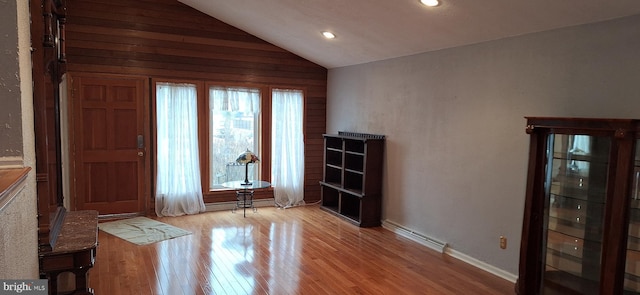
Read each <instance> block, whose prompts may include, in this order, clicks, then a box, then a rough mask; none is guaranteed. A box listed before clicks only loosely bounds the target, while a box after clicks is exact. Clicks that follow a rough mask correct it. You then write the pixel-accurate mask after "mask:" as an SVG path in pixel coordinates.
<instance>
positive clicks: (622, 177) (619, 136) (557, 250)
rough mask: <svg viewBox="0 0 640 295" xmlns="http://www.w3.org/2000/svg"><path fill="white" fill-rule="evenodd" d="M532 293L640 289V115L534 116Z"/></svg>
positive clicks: (523, 292)
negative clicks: (605, 116) (601, 116)
mask: <svg viewBox="0 0 640 295" xmlns="http://www.w3.org/2000/svg"><path fill="white" fill-rule="evenodd" d="M526 130H527V133H528V134H529V135H530V146H529V170H528V177H527V189H526V199H525V211H524V221H523V228H522V240H521V245H520V266H519V277H518V282H517V283H516V292H517V293H518V294H520V295H529V294H640V200H639V199H640V194H639V188H640V183H639V180H640V144H639V138H640V120H631V119H583V118H539V117H528V118H527V129H526Z"/></svg>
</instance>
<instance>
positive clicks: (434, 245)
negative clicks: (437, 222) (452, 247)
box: [382, 220, 447, 253]
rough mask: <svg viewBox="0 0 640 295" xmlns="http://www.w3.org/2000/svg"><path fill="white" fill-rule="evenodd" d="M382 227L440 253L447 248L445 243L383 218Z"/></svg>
mask: <svg viewBox="0 0 640 295" xmlns="http://www.w3.org/2000/svg"><path fill="white" fill-rule="evenodd" d="M382 227H383V228H385V229H388V230H390V231H392V232H394V233H396V234H399V235H401V236H403V237H405V238H407V239H410V240H412V241H414V242H418V243H420V244H422V245H423V246H426V247H429V248H431V249H433V250H436V251H438V252H440V253H445V249H446V248H447V243H444V242H440V241H438V240H435V239H432V238H430V237H427V236H425V235H423V234H421V233H418V232H415V231H413V230H410V229H408V228H406V227H404V226H401V225H399V224H397V223H395V222H393V221H390V220H383V221H382Z"/></svg>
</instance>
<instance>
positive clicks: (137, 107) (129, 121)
mask: <svg viewBox="0 0 640 295" xmlns="http://www.w3.org/2000/svg"><path fill="white" fill-rule="evenodd" d="M147 89H148V82H147V79H144V78H138V77H101V76H83V75H79V76H74V77H73V114H72V121H73V123H72V124H73V126H74V130H73V132H72V133H73V134H74V136H73V138H72V139H71V140H72V149H74V152H75V158H74V163H75V165H74V168H75V169H74V173H73V174H74V176H75V182H74V188H75V189H74V192H75V200H76V202H75V203H76V207H77V209H78V210H87V209H91V210H98V212H99V213H100V214H101V215H104V214H126V213H141V212H142V213H146V212H145V211H146V208H145V204H147V198H148V194H147V192H148V191H149V189H148V184H149V162H148V160H147V158H148V157H147V156H146V147H144V146H141V147H139V146H138V136H139V135H141V136H142V141H143V142H147V140H146V139H147V138H148V133H149V132H148V130H145V127H146V126H145V124H144V123H145V122H146V119H145V118H147V117H148V114H147V111H146V110H147V108H146V107H145V101H146V100H145V97H148V92H147ZM73 154H74V153H72V155H73Z"/></svg>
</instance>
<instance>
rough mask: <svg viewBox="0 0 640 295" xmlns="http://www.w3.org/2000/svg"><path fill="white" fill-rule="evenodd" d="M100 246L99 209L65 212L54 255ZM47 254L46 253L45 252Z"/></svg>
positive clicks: (52, 252) (53, 251)
mask: <svg viewBox="0 0 640 295" xmlns="http://www.w3.org/2000/svg"><path fill="white" fill-rule="evenodd" d="M96 246H98V211H95V210H81V211H69V212H67V213H66V214H65V216H64V220H63V222H62V228H61V230H60V234H59V235H58V240H57V242H56V245H55V246H54V247H53V250H52V251H51V252H50V253H51V254H53V255H57V254H63V253H70V252H78V251H82V250H87V249H91V248H95V247H96ZM45 255H46V254H45Z"/></svg>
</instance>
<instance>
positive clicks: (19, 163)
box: [0, 157, 24, 169]
mask: <svg viewBox="0 0 640 295" xmlns="http://www.w3.org/2000/svg"><path fill="white" fill-rule="evenodd" d="M23 167H24V160H23V159H22V157H0V169H15V168H23Z"/></svg>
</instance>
